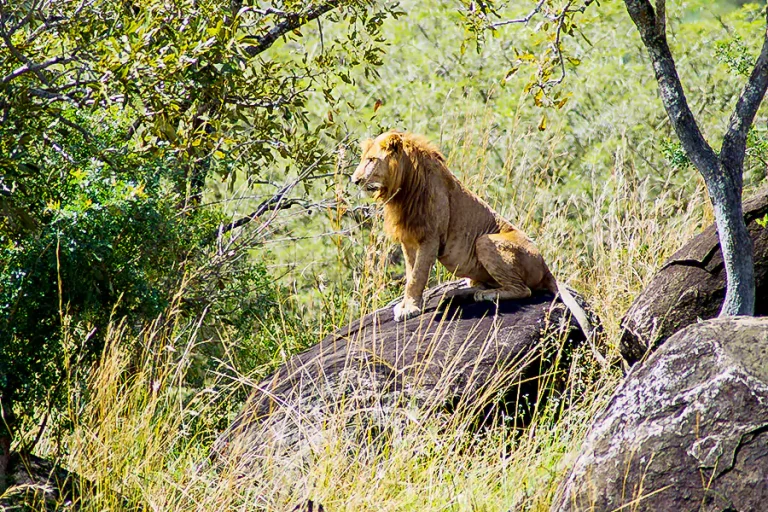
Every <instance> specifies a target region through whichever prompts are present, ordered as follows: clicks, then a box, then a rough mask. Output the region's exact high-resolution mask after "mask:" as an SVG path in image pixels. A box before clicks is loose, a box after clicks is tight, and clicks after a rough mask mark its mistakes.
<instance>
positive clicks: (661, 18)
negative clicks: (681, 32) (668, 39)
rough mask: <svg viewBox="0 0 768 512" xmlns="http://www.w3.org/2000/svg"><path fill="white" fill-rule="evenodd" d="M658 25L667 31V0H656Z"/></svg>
mask: <svg viewBox="0 0 768 512" xmlns="http://www.w3.org/2000/svg"><path fill="white" fill-rule="evenodd" d="M656 25H657V27H658V30H659V31H660V32H661V33H663V34H666V33H667V4H666V0H656Z"/></svg>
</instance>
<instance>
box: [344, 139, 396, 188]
mask: <svg viewBox="0 0 768 512" xmlns="http://www.w3.org/2000/svg"><path fill="white" fill-rule="evenodd" d="M361 147H362V149H363V156H362V158H361V160H360V165H358V166H357V169H356V170H355V172H354V174H352V183H354V184H355V185H359V186H360V187H362V188H363V189H364V190H365V191H366V192H367V193H368V194H370V195H372V196H375V197H386V196H387V195H388V192H389V191H391V190H393V189H395V188H397V183H395V178H396V174H397V166H398V163H397V155H396V153H397V152H398V151H399V150H400V148H401V147H402V139H401V138H400V134H399V133H396V132H387V133H382V134H381V135H379V136H378V137H376V139H375V140H370V139H368V140H366V141H364V142H363V143H362V144H361Z"/></svg>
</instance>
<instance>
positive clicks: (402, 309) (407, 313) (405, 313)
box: [394, 299, 421, 322]
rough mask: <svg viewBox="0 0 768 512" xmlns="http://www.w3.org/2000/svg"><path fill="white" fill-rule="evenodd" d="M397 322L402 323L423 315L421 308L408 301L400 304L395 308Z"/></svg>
mask: <svg viewBox="0 0 768 512" xmlns="http://www.w3.org/2000/svg"><path fill="white" fill-rule="evenodd" d="M394 313H395V322H402V321H403V320H408V319H409V318H413V317H415V316H419V315H420V314H421V308H420V307H419V306H418V305H417V304H416V303H415V302H413V301H410V300H408V299H406V300H404V301H402V302H400V303H399V304H397V305H396V306H395V308H394Z"/></svg>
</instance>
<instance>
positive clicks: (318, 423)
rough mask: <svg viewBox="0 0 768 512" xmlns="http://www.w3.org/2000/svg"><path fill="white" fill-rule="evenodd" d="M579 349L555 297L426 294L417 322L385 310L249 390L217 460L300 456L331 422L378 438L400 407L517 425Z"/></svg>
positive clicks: (452, 291)
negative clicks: (279, 451) (264, 453)
mask: <svg viewBox="0 0 768 512" xmlns="http://www.w3.org/2000/svg"><path fill="white" fill-rule="evenodd" d="M583 340H584V336H583V334H582V333H581V331H580V330H579V328H578V326H577V325H576V323H575V322H574V321H572V320H571V315H570V313H569V312H568V310H567V309H566V308H565V306H564V305H563V304H562V303H561V302H560V301H559V300H555V299H554V297H552V295H549V294H542V295H537V296H534V297H531V298H528V299H523V300H509V301H502V302H500V303H499V304H498V306H497V305H496V304H494V303H491V302H480V303H476V302H474V300H473V299H472V297H471V296H468V295H467V293H466V292H465V291H464V290H462V289H461V285H460V284H459V283H457V282H454V283H448V284H446V285H443V286H440V287H437V288H434V289H432V290H429V291H428V292H427V293H426V294H425V308H424V314H422V315H421V316H419V317H416V318H413V319H410V320H408V321H406V322H404V323H396V322H395V321H394V319H393V314H392V308H391V307H386V308H383V309H380V310H378V311H376V312H374V313H372V314H369V315H367V316H365V317H363V318H362V319H360V320H358V321H355V322H352V323H351V324H350V325H349V327H347V328H344V329H341V330H339V331H337V332H335V333H333V334H331V335H329V336H328V337H326V338H325V339H324V340H322V341H321V342H320V343H318V344H317V345H315V346H313V347H311V348H310V349H309V350H307V351H305V352H303V353H301V354H298V355H296V356H294V357H292V358H291V359H290V360H289V361H288V362H286V363H285V364H284V365H282V366H281V367H280V368H279V369H278V370H277V371H276V372H275V373H274V374H273V375H272V376H271V377H269V378H267V379H266V380H264V381H263V382H261V383H260V384H258V385H256V386H255V387H254V390H253V393H252V395H251V397H250V398H249V400H248V401H247V403H246V405H245V406H244V408H243V410H242V411H241V412H240V414H239V415H238V417H237V418H236V419H235V421H234V423H233V424H232V425H231V427H230V428H229V429H228V430H227V431H226V432H224V433H223V434H222V435H221V436H220V438H219V439H218V440H217V442H216V443H215V446H214V453H215V454H217V455H220V456H221V455H224V454H229V455H233V454H237V455H238V458H240V456H242V455H247V454H255V453H257V452H258V451H259V450H260V448H261V447H263V446H275V444H276V443H277V444H281V445H283V446H286V447H291V449H292V450H297V448H295V447H294V445H295V444H296V443H297V442H299V441H302V440H306V439H307V438H312V436H314V435H319V434H318V432H319V431H320V430H321V428H322V426H323V425H325V424H326V422H327V421H328V420H329V419H331V418H333V419H334V420H335V421H339V418H342V421H344V422H347V423H349V424H355V425H358V426H359V425H361V424H363V425H368V426H370V427H372V428H379V429H381V428H382V427H383V426H384V425H385V424H387V419H388V418H389V417H391V416H392V415H391V414H390V413H391V412H392V411H393V408H395V407H398V406H407V407H412V408H413V409H418V411H433V412H435V411H449V412H450V411H459V412H461V413H462V414H469V415H473V416H474V420H475V421H481V422H482V421H485V420H488V418H490V417H492V416H494V415H496V416H498V415H500V414H503V415H505V416H507V418H509V417H510V416H511V417H513V418H514V421H517V422H518V424H522V423H524V421H525V420H526V418H527V417H528V416H529V415H530V413H531V408H532V407H533V406H534V405H535V404H536V403H537V401H538V400H539V399H540V398H541V395H542V393H544V392H548V391H551V390H552V389H556V388H557V387H558V384H559V383H558V381H557V377H558V376H560V377H562V371H560V370H559V369H560V368H567V367H568V366H567V364H568V363H567V358H568V357H569V356H570V349H571V348H572V347H573V346H574V345H576V344H578V343H580V342H581V341H583ZM540 375H547V378H546V379H544V380H546V384H544V383H542V382H541V381H539V379H538V378H537V377H539V376H540Z"/></svg>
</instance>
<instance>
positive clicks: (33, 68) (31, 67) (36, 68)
mask: <svg viewBox="0 0 768 512" xmlns="http://www.w3.org/2000/svg"><path fill="white" fill-rule="evenodd" d="M73 60H75V57H74V56H69V57H64V56H63V55H59V56H58V57H53V58H52V59H48V60H47V61H45V62H41V63H40V64H33V63H32V62H31V61H29V60H27V61H26V62H25V63H24V65H23V66H20V67H18V68H16V69H15V70H14V71H12V72H11V74H9V75H6V76H4V77H3V78H2V79H0V84H7V83H8V82H10V81H11V80H13V79H15V78H18V77H19V76H21V75H23V74H25V73H30V72H31V73H35V74H36V75H37V76H38V77H39V76H40V75H38V72H40V71H43V70H44V69H46V68H49V67H51V66H53V65H54V64H68V63H70V62H72V61H73ZM41 81H42V79H41Z"/></svg>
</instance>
